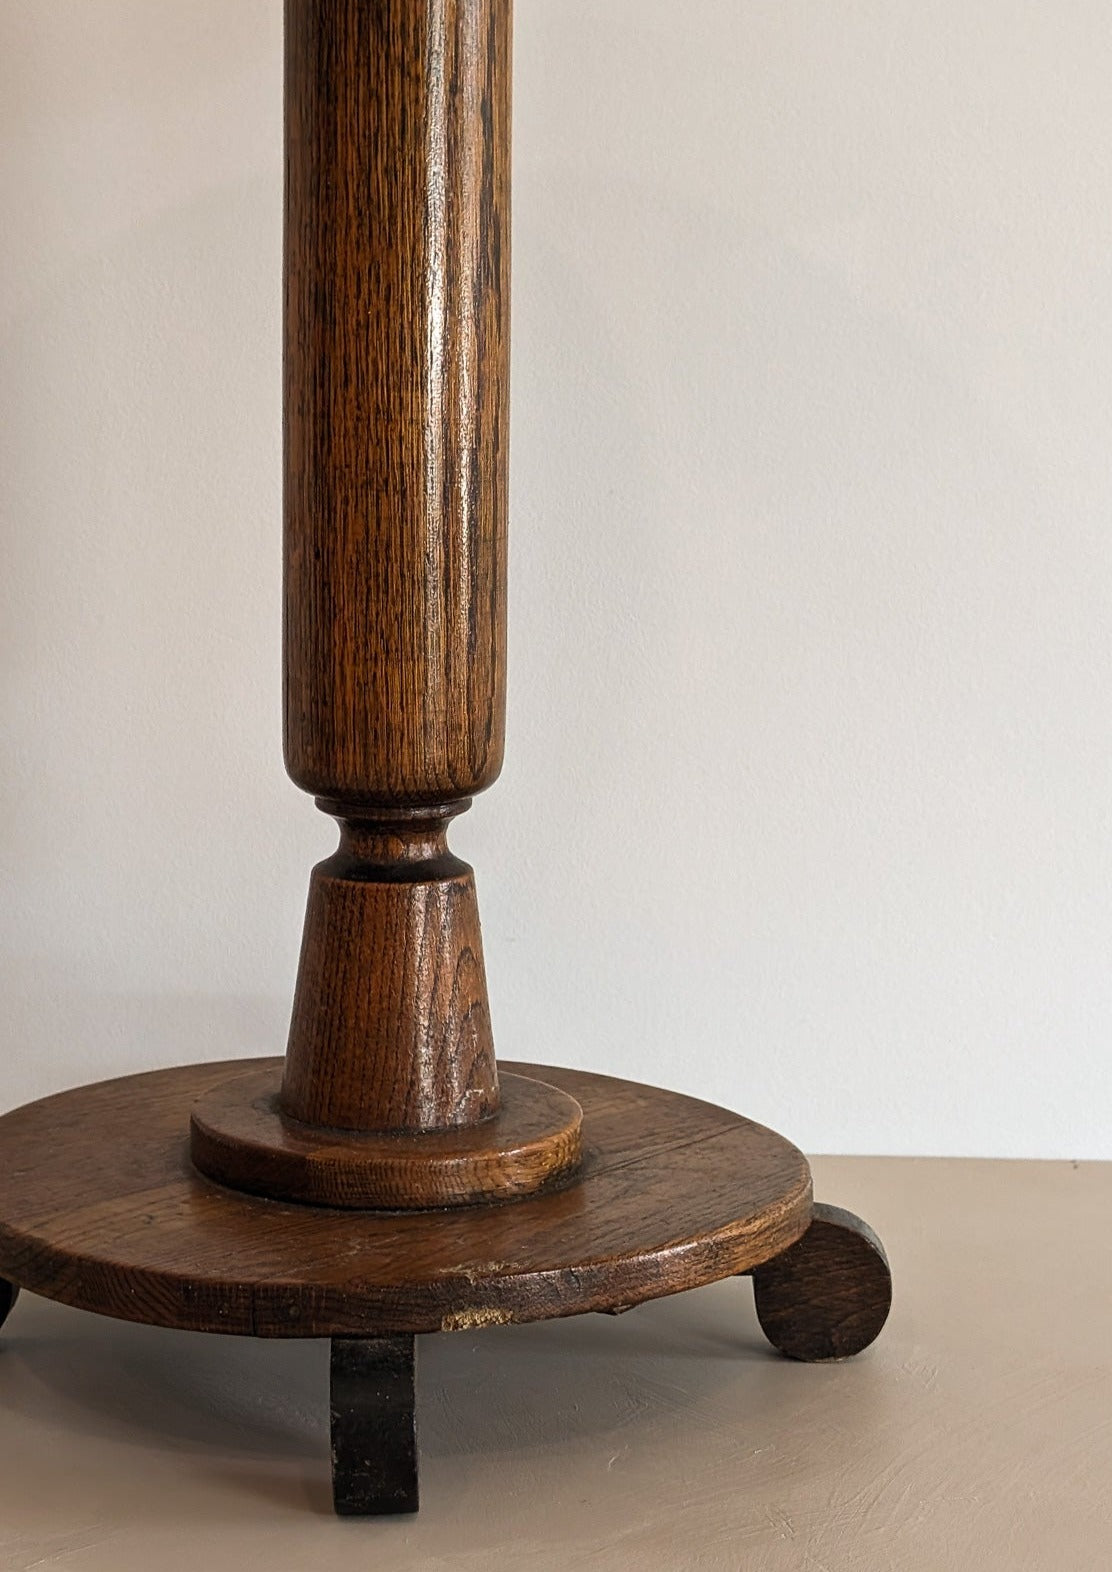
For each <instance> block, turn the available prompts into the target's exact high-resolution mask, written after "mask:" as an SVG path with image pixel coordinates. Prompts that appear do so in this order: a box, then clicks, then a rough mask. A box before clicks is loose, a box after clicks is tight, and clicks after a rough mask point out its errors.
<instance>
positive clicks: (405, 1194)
mask: <svg viewBox="0 0 1112 1572" xmlns="http://www.w3.org/2000/svg"><path fill="white" fill-rule="evenodd" d="M280 1080H281V1069H280V1066H279V1065H277V1064H269V1065H267V1066H266V1067H265V1068H264V1069H261V1070H247V1071H241V1072H240V1073H239V1074H238V1075H233V1076H231V1077H229V1078H228V1080H226V1081H222V1082H221V1083H220V1084H219V1085H218V1086H215V1087H213V1088H212V1090H211V1091H209V1092H207V1093H206V1094H205V1095H204V1096H203V1097H201V1098H199V1099H198V1100H197V1102H196V1103H194V1105H193V1109H192V1113H191V1117H190V1127H191V1140H190V1153H191V1155H192V1158H193V1162H194V1164H195V1166H196V1167H197V1168H199V1169H200V1170H201V1172H202V1173H203V1174H207V1175H208V1176H209V1178H211V1179H217V1180H219V1181H220V1183H221V1184H228V1185H232V1186H233V1187H234V1188H235V1189H237V1190H249V1191H251V1192H253V1193H256V1194H262V1195H270V1196H278V1197H281V1198H282V1199H284V1200H287V1201H306V1202H308V1203H310V1204H311V1205H316V1206H342V1207H348V1208H358V1207H363V1208H368V1207H371V1208H373V1207H392V1208H393V1207H401V1208H409V1207H423V1206H435V1207H441V1206H469V1205H473V1204H474V1203H476V1202H478V1201H489V1200H502V1201H505V1200H515V1199H519V1198H520V1197H521V1196H525V1195H533V1194H535V1193H536V1192H538V1191H541V1190H551V1189H554V1188H555V1187H556V1186H557V1185H559V1184H561V1183H565V1182H567V1180H568V1179H569V1178H570V1177H571V1176H572V1175H573V1174H574V1173H575V1171H576V1169H577V1168H578V1167H579V1161H580V1155H581V1140H580V1126H581V1124H582V1119H583V1111H582V1109H581V1108H580V1106H579V1104H578V1103H577V1102H576V1101H575V1099H574V1098H573V1097H569V1096H568V1094H567V1093H566V1092H561V1091H559V1090H558V1089H557V1088H556V1087H554V1086H548V1085H546V1084H545V1082H543V1081H538V1080H535V1079H534V1078H533V1077H531V1076H524V1075H503V1076H502V1082H501V1085H502V1105H501V1107H500V1109H499V1111H498V1113H497V1114H495V1115H494V1117H493V1118H491V1119H487V1120H485V1121H484V1122H483V1123H482V1124H479V1125H471V1126H469V1127H468V1128H466V1129H464V1130H434V1131H428V1130H424V1131H420V1132H418V1133H417V1134H413V1135H406V1134H402V1133H399V1132H396V1131H395V1132H388V1133H386V1134H363V1133H360V1132H352V1133H349V1132H345V1131H342V1130H324V1129H321V1128H319V1127H318V1126H315V1125H307V1124H299V1123H297V1122H296V1121H294V1120H291V1119H289V1118H287V1117H286V1116H285V1115H284V1114H283V1113H282V1111H281V1107H280V1105H279V1099H278V1087H279V1083H280Z"/></svg>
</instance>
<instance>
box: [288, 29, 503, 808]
mask: <svg viewBox="0 0 1112 1572" xmlns="http://www.w3.org/2000/svg"><path fill="white" fill-rule="evenodd" d="M510 48H511V6H510V3H509V0H428V3H422V4H420V5H416V4H414V3H413V0H287V3H286V274H285V279H286V282H285V299H286V304H285V411H286V424H285V541H286V557H285V648H286V685H285V694H286V698H285V737H286V762H287V767H288V769H289V772H290V775H291V776H292V778H293V779H294V780H295V781H296V782H297V784H298V785H299V786H302V787H303V788H304V789H305V790H306V791H311V792H314V793H316V794H317V795H319V796H321V797H325V798H333V799H338V800H340V801H341V802H343V803H344V804H346V805H349V806H350V805H351V804H352V803H362V804H364V805H367V804H379V805H382V806H385V807H394V806H396V805H397V804H399V803H419V802H446V801H452V800H457V799H459V798H462V797H467V796H469V795H471V794H472V793H473V792H476V791H479V790H481V789H482V788H483V787H484V786H488V785H489V784H490V783H491V781H493V780H494V778H495V777H496V776H497V774H498V771H499V768H500V766H501V759H502V748H503V731H504V712H505V641H506V568H505V555H506V490H507V428H508V412H509V405H508V396H509V395H508V388H509V383H508V349H509V266H510V249H509V239H510V235H509V150H510V65H511V61H510Z"/></svg>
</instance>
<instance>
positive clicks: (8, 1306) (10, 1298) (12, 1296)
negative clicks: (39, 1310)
mask: <svg viewBox="0 0 1112 1572" xmlns="http://www.w3.org/2000/svg"><path fill="white" fill-rule="evenodd" d="M18 1298H19V1289H18V1288H17V1287H16V1286H15V1284H14V1283H9V1282H8V1281H7V1280H6V1279H5V1278H3V1277H0V1326H3V1325H4V1322H5V1321H6V1320H7V1319H8V1317H9V1316H10V1315H11V1313H12V1306H13V1305H14V1304H15V1302H16V1300H17V1299H18Z"/></svg>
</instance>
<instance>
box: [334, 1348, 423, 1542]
mask: <svg viewBox="0 0 1112 1572" xmlns="http://www.w3.org/2000/svg"><path fill="white" fill-rule="evenodd" d="M414 1365H415V1349H414V1339H413V1338H412V1337H365V1338H356V1337H334V1338H333V1339H332V1374H331V1393H330V1397H331V1401H330V1410H331V1429H332V1501H333V1505H334V1507H335V1509H336V1511H337V1513H338V1514H339V1515H340V1516H341V1517H379V1516H382V1515H383V1514H385V1513H394V1512H416V1510H417V1506H418V1500H417V1414H416V1392H415V1368H414Z"/></svg>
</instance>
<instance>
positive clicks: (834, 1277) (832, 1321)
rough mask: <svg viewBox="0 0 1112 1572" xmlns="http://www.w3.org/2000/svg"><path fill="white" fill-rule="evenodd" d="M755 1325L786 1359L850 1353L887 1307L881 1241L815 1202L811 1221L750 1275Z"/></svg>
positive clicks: (869, 1337) (874, 1330)
mask: <svg viewBox="0 0 1112 1572" xmlns="http://www.w3.org/2000/svg"><path fill="white" fill-rule="evenodd" d="M753 1295H754V1299H755V1301H756V1306H757V1318H758V1320H759V1321H760V1323H761V1329H762V1331H763V1332H764V1334H765V1336H766V1337H767V1338H768V1340H769V1342H770V1343H771V1344H772V1345H773V1347H774V1348H777V1349H779V1351H780V1352H781V1353H782V1354H786V1355H787V1356H788V1357H789V1358H790V1359H803V1360H807V1361H817V1360H824V1359H848V1358H850V1356H851V1355H853V1354H859V1353H860V1352H861V1351H862V1349H865V1348H868V1346H869V1344H870V1343H871V1342H873V1341H874V1340H875V1339H876V1338H877V1337H878V1336H879V1335H880V1331H881V1328H882V1327H883V1326H884V1323H885V1321H886V1320H887V1319H888V1312H889V1310H890V1309H891V1306H892V1274H891V1272H890V1270H889V1267H888V1257H887V1256H886V1255H885V1253H884V1246H883V1245H882V1244H881V1242H880V1240H879V1239H878V1238H877V1236H876V1234H875V1233H874V1232H873V1230H872V1229H871V1228H870V1227H869V1226H868V1224H867V1223H863V1222H862V1221H861V1219H860V1218H859V1217H855V1216H854V1215H853V1213H852V1212H846V1211H843V1210H842V1208H841V1207H837V1206H826V1205H822V1204H816V1205H815V1207H814V1212H813V1217H812V1220H811V1226H810V1227H809V1228H808V1230H807V1232H806V1233H805V1234H804V1235H803V1237H802V1238H801V1239H799V1240H798V1241H797V1242H796V1243H795V1244H794V1245H792V1247H791V1248H790V1249H789V1250H786V1251H785V1252H784V1253H783V1254H782V1255H779V1256H777V1257H776V1258H775V1259H774V1260H771V1261H767V1262H765V1263H764V1264H763V1265H761V1266H760V1267H758V1268H757V1269H756V1270H755V1271H754V1273H753Z"/></svg>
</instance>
